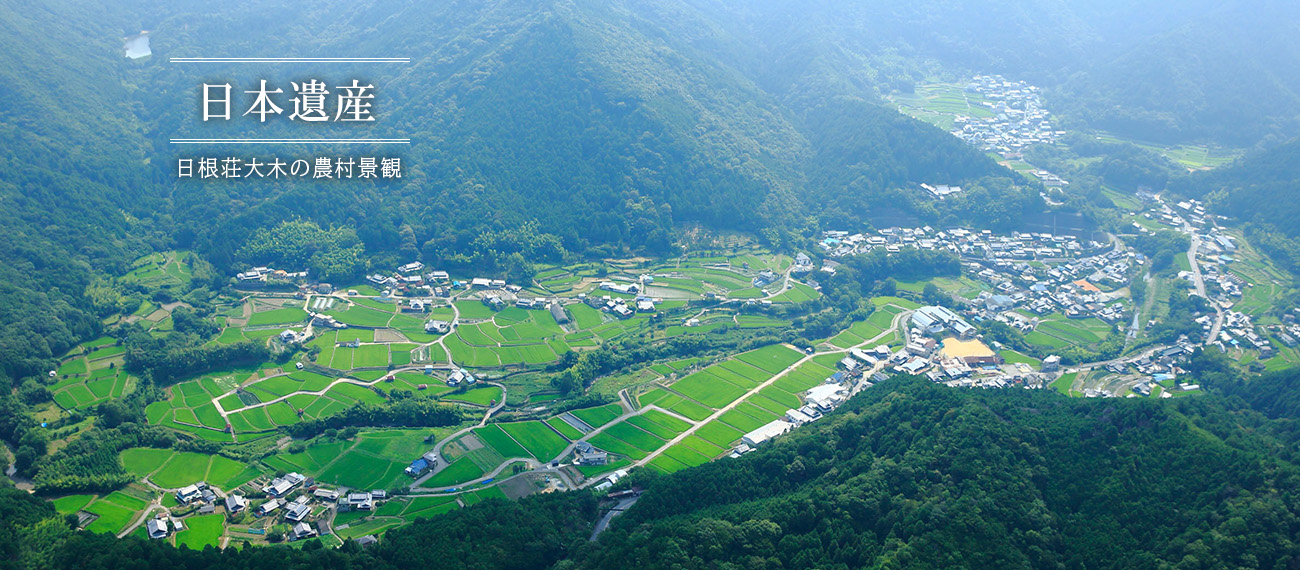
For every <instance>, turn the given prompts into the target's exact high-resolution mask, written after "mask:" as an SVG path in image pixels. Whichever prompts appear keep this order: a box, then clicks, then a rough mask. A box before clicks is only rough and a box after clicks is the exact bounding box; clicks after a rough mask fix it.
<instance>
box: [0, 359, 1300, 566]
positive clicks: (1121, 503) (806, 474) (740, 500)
mask: <svg viewBox="0 0 1300 570" xmlns="http://www.w3.org/2000/svg"><path fill="white" fill-rule="evenodd" d="M1286 386H1289V387H1286ZM1276 388H1280V389H1281V390H1282V391H1283V392H1287V393H1288V394H1289V392H1294V391H1295V385H1294V383H1285V382H1284V383H1281V384H1277V385H1276V386H1274V387H1273V388H1271V390H1272V393H1274V394H1277V393H1278V392H1277V389H1276ZM1284 397H1285V398H1287V399H1288V400H1293V399H1294V398H1293V396H1290V395H1285V396H1284ZM1272 411H1273V412H1274V413H1281V414H1282V415H1283V417H1282V418H1281V419H1269V418H1268V417H1266V416H1264V415H1263V414H1261V413H1259V412H1256V411H1254V410H1252V409H1251V408H1250V407H1249V405H1247V404H1246V403H1243V402H1241V401H1240V400H1236V399H1233V398H1224V397H1219V396H1213V397H1204V398H1188V399H1183V400H1180V401H1168V400H1164V401H1154V400H1135V399H1118V400H1117V399H1111V400H1084V399H1071V398H1064V397H1061V396H1060V395H1059V394H1056V393H1054V392H1050V391H1024V390H995V391H972V390H959V389H952V388H946V387H943V386H937V385H935V384H933V383H930V382H928V381H924V380H921V379H902V378H899V379H894V380H891V381H888V382H885V383H882V384H880V385H877V386H876V387H873V388H871V389H870V390H868V391H867V392H865V393H863V394H861V395H859V396H857V397H855V398H854V399H853V400H851V401H850V402H849V403H847V404H846V405H845V406H844V407H843V408H841V410H839V411H837V412H835V413H834V414H833V415H832V416H830V417H829V418H827V419H826V420H823V421H821V422H818V423H816V424H813V425H810V426H808V427H805V428H801V429H799V430H797V431H795V432H793V433H791V434H789V435H787V436H784V437H782V438H780V439H778V440H777V441H775V442H774V443H772V444H770V445H768V446H767V447H764V448H762V449H760V450H758V451H756V452H754V453H752V454H749V455H747V456H745V457H743V458H741V459H737V460H723V461H718V462H714V463H710V464H706V465H703V466H700V467H697V468H693V469H689V470H685V471H681V472H678V473H675V474H673V475H667V476H654V475H651V474H649V473H647V472H645V471H638V472H637V474H636V476H634V479H637V480H636V481H635V483H636V484H641V485H645V487H646V492H645V494H644V495H643V497H642V498H641V500H640V501H639V502H638V503H637V504H636V505H635V506H634V507H633V508H632V509H631V510H629V511H628V512H627V513H626V514H625V515H623V516H621V517H619V518H617V519H615V520H614V522H613V524H612V525H611V527H610V529H609V530H607V531H606V532H604V533H603V534H601V535H600V537H599V540H598V541H596V542H587V540H586V538H587V535H588V534H589V533H590V528H591V524H592V522H593V521H594V519H595V517H596V511H595V504H594V503H595V501H594V499H593V497H592V496H591V495H590V494H587V493H581V492H577V493H564V494H550V495H539V496H535V497H531V498H528V499H524V500H522V501H520V502H519V503H505V502H496V501H489V502H487V503H484V504H482V505H478V506H476V507H474V508H469V509H465V510H462V511H457V512H453V513H450V514H447V515H444V516H440V517H435V518H432V519H428V520H422V521H419V522H417V523H415V524H413V525H411V526H409V527H405V528H401V529H397V530H393V531H390V532H389V533H388V534H387V535H386V537H385V540H384V541H383V542H382V543H381V544H380V545H379V546H378V547H377V548H373V549H369V550H367V551H364V552H362V551H361V550H360V549H358V548H356V546H355V545H352V544H349V545H348V546H346V547H344V548H343V549H341V550H338V551H335V550H320V549H319V548H317V549H315V550H312V549H310V548H309V549H303V550H295V549H290V548H255V549H250V550H242V551H241V550H238V549H235V548H229V549H226V550H225V551H224V552H221V553H218V552H216V551H207V552H203V553H196V552H193V551H186V550H179V551H178V550H176V549H174V548H173V547H171V546H168V545H160V544H158V543H143V542H140V541H138V540H137V539H124V540H117V539H114V538H112V537H109V536H103V535H98V536H97V535H91V534H88V533H73V532H71V531H68V530H66V527H65V526H63V522H62V521H61V520H58V519H57V518H56V517H54V516H53V515H52V512H53V511H52V510H51V509H50V508H49V507H48V506H46V505H45V504H43V503H32V501H34V499H31V498H29V497H27V496H24V495H23V494H21V493H12V492H8V493H0V512H3V513H6V516H4V517H3V518H0V525H3V529H4V533H3V534H0V537H3V539H4V541H3V543H0V550H3V551H4V552H6V553H9V554H10V555H11V556H13V557H14V558H11V559H10V560H14V561H17V562H19V563H21V564H25V565H26V567H32V568H45V567H51V568H60V567H62V568H69V567H76V568H141V567H168V568H217V567H241V568H264V567H265V568H270V567H275V568H350V567H351V568H355V567H366V568H380V569H382V568H407V567H411V566H420V567H431V568H546V567H553V568H559V569H569V568H626V567H628V566H636V567H642V568H679V567H717V568H730V567H757V568H859V567H870V568H1133V569H1149V568H1165V567H1168V568H1238V567H1241V568H1259V567H1265V568H1288V567H1290V565H1291V564H1292V563H1293V562H1294V561H1295V560H1297V555H1300V545H1297V544H1296V543H1295V541H1294V537H1295V535H1296V532H1297V531H1300V517H1298V516H1297V515H1300V513H1298V512H1297V507H1296V505H1297V498H1298V497H1297V496H1296V493H1297V491H1296V489H1297V488H1300V487H1297V483H1300V468H1297V466H1296V465H1294V464H1292V463H1290V460H1291V458H1293V457H1295V454H1294V453H1292V452H1290V451H1286V450H1293V449H1294V448H1295V441H1294V437H1293V436H1292V435H1289V433H1290V432H1289V430H1285V429H1279V426H1282V425H1283V424H1284V423H1285V422H1289V421H1293V420H1290V419H1288V418H1287V417H1286V413H1287V412H1285V411H1280V412H1279V411H1278V410H1272ZM1279 451H1282V452H1280V453H1279ZM29 503H32V504H29Z"/></svg>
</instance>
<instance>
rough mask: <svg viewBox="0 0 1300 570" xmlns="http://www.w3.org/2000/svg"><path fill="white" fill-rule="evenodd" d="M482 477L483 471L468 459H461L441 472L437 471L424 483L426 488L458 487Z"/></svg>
mask: <svg viewBox="0 0 1300 570" xmlns="http://www.w3.org/2000/svg"><path fill="white" fill-rule="evenodd" d="M482 476H483V470H482V469H480V468H479V466H478V465H475V464H474V462H473V461H470V460H469V459H468V458H461V459H458V460H456V461H453V462H452V464H451V465H448V466H447V467H446V468H445V469H443V470H442V471H439V472H438V473H437V474H436V475H434V476H433V477H430V478H429V480H427V481H425V482H424V486H426V487H447V486H450V485H459V484H461V483H464V482H466V481H473V480H474V479H478V478H479V477H482Z"/></svg>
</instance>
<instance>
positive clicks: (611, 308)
mask: <svg viewBox="0 0 1300 570" xmlns="http://www.w3.org/2000/svg"><path fill="white" fill-rule="evenodd" d="M602 288H603V287H602ZM633 294H635V293H633ZM578 299H579V300H580V301H582V302H583V303H586V304H587V306H588V307H591V308H593V309H597V310H599V311H601V312H605V313H609V314H611V315H614V316H615V317H618V318H620V319H627V318H631V317H632V315H635V314H637V313H653V312H655V305H656V304H657V303H660V302H662V300H661V299H655V298H651V297H646V296H643V295H637V296H636V297H635V298H633V299H624V298H622V297H611V296H610V295H600V296H597V295H588V294H586V293H580V294H579V295H578Z"/></svg>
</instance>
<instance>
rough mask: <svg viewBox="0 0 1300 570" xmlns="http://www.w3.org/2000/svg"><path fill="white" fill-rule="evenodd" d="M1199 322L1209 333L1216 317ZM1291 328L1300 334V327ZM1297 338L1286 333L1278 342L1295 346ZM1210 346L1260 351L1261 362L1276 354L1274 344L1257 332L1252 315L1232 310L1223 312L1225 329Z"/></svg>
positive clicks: (1201, 318) (1198, 320)
mask: <svg viewBox="0 0 1300 570" xmlns="http://www.w3.org/2000/svg"><path fill="white" fill-rule="evenodd" d="M1197 322H1198V323H1200V324H1201V327H1202V328H1203V329H1204V330H1206V331H1207V332H1208V331H1209V330H1210V328H1211V327H1212V326H1213V323H1214V317H1213V316H1211V315H1205V316H1202V317H1200V318H1199V319H1197ZM1290 328H1291V329H1295V330H1294V332H1300V325H1291V326H1290ZM1295 338H1296V337H1294V336H1291V335H1290V334H1288V333H1286V332H1282V333H1279V335H1278V340H1280V341H1282V343H1283V344H1286V345H1287V346H1295V344H1296V341H1295ZM1209 344H1211V345H1215V346H1218V347H1219V349H1220V350H1223V351H1225V352H1226V351H1227V350H1228V349H1230V348H1243V349H1254V350H1258V351H1259V358H1260V359H1261V360H1262V359H1268V358H1272V357H1273V356H1274V354H1275V349H1274V348H1273V344H1272V342H1271V341H1269V339H1268V337H1266V336H1264V335H1261V334H1259V333H1258V332H1257V330H1256V328H1255V323H1254V322H1253V320H1252V319H1251V317H1250V315H1247V314H1245V313H1241V312H1237V311H1232V310H1224V311H1223V327H1222V328H1221V329H1220V330H1219V336H1218V337H1217V338H1212V339H1210V340H1209Z"/></svg>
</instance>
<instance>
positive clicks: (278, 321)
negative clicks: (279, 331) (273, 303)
mask: <svg viewBox="0 0 1300 570" xmlns="http://www.w3.org/2000/svg"><path fill="white" fill-rule="evenodd" d="M305 320H307V311H304V310H302V309H299V308H297V307H285V308H283V309H272V310H270V311H262V312H257V313H253V316H251V317H249V318H248V326H250V327H257V326H270V325H288V324H296V323H301V322H303V321H305Z"/></svg>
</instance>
